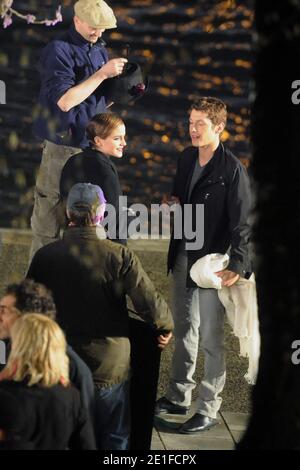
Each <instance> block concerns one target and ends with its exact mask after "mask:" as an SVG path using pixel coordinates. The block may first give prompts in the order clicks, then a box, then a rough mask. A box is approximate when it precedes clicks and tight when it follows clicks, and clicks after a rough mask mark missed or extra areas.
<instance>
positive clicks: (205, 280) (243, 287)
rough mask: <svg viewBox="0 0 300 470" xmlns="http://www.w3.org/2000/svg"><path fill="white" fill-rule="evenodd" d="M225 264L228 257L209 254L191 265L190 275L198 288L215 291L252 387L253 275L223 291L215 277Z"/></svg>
mask: <svg viewBox="0 0 300 470" xmlns="http://www.w3.org/2000/svg"><path fill="white" fill-rule="evenodd" d="M228 262H229V257H228V255H227V254H225V255H222V254H218V253H212V254H209V255H206V256H203V257H202V258H200V259H199V260H198V261H196V263H194V264H193V266H192V268H191V270H190V275H191V278H192V279H193V281H194V282H195V283H196V284H197V285H198V286H199V287H202V288H206V289H209V288H214V289H217V290H218V296H219V299H220V301H221V302H222V304H223V305H224V308H225V311H226V315H227V318H228V321H229V324H230V326H231V328H232V330H233V333H234V335H235V336H237V337H238V338H239V343H240V355H241V356H243V357H248V359H249V366H248V371H247V373H246V374H245V376H244V377H245V379H246V380H247V382H248V383H249V384H254V383H255V381H256V377H257V372H258V363H259V354H260V335H259V323H258V308H257V298H256V284H255V277H254V274H252V276H251V277H250V278H249V279H243V278H239V280H238V281H237V282H236V283H235V284H234V285H233V286H231V287H222V285H221V284H222V280H221V278H219V277H218V276H216V274H215V273H216V272H217V271H221V270H223V269H226V266H227V265H228Z"/></svg>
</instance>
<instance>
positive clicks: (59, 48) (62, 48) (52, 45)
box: [43, 34, 72, 55]
mask: <svg viewBox="0 0 300 470" xmlns="http://www.w3.org/2000/svg"><path fill="white" fill-rule="evenodd" d="M71 50H72V44H71V42H70V40H69V39H68V35H67V34H63V35H61V36H59V37H57V38H55V39H52V41H50V42H49V43H48V44H47V45H46V46H45V47H44V49H43V55H47V54H65V55H68V54H70V53H71Z"/></svg>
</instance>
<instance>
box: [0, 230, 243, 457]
mask: <svg viewBox="0 0 300 470" xmlns="http://www.w3.org/2000/svg"><path fill="white" fill-rule="evenodd" d="M29 244H30V232H29V231H11V230H3V229H0V266H1V270H0V295H1V294H2V292H3V288H4V287H5V285H6V284H8V283H10V282H18V281H19V280H20V279H22V277H23V276H24V274H25V271H26V268H27V259H28V251H29ZM129 246H130V247H131V248H133V249H134V250H135V251H136V252H137V254H138V255H139V257H140V259H141V261H142V264H143V266H144V268H145V270H146V271H147V273H148V274H149V276H150V278H151V279H152V281H153V283H154V284H155V286H156V288H157V289H158V290H159V292H161V293H162V295H163V296H164V297H165V298H166V299H167V301H168V300H169V288H168V284H169V280H168V278H167V276H166V267H165V266H166V251H167V246H168V241H167V240H157V241H155V240H136V241H129ZM225 343H226V350H227V380H226V386H225V389H224V391H223V393H222V398H223V404H222V412H221V413H220V414H219V417H218V418H219V422H220V423H219V424H218V425H217V426H215V427H214V428H212V429H211V430H209V431H206V432H204V433H197V434H195V435H184V434H179V433H178V432H176V425H178V424H176V423H179V422H182V421H185V420H186V419H187V418H188V417H190V415H188V417H186V416H184V417H174V416H173V417H172V416H171V415H163V416H162V418H160V419H159V420H156V422H155V429H154V430H153V440H152V449H153V450H163V449H165V450H185V449H191V450H196V449H199V450H201V449H203V450H204V449H207V450H223V449H233V448H234V445H235V443H236V442H237V441H238V439H239V438H240V437H241V434H242V432H243V430H244V429H245V427H246V422H247V419H248V415H249V412H250V400H249V396H250V391H251V387H250V386H249V385H248V384H247V383H246V381H245V380H244V378H243V375H244V374H245V372H246V370H247V361H246V360H245V359H243V358H241V357H239V353H238V341H237V340H236V338H234V337H233V336H232V334H231V333H230V331H229V328H228V326H226V328H225ZM172 352H173V346H172V345H171V346H170V347H168V348H167V349H166V351H164V352H163V354H162V360H161V368H160V380H159V386H158V396H161V395H163V394H164V393H165V390H166V386H167V382H168V377H169V371H170V364H171V356H172ZM202 371H203V361H202V357H201V354H200V360H199V364H198V366H197V370H196V374H195V376H196V380H197V379H198V380H199V378H200V377H201V375H202ZM192 414H193V411H191V415H192Z"/></svg>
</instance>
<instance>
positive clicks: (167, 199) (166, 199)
mask: <svg viewBox="0 0 300 470" xmlns="http://www.w3.org/2000/svg"><path fill="white" fill-rule="evenodd" d="M179 203H180V202H179V198H178V197H177V196H169V195H168V194H164V195H163V198H162V201H161V204H168V206H172V205H173V204H179Z"/></svg>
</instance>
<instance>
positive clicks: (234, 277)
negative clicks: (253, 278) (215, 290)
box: [215, 269, 240, 287]
mask: <svg viewBox="0 0 300 470" xmlns="http://www.w3.org/2000/svg"><path fill="white" fill-rule="evenodd" d="M215 274H216V275H217V276H218V277H220V278H221V279H222V287H231V286H233V284H235V283H236V282H237V281H238V280H239V278H240V275H239V274H237V273H235V272H234V271H229V270H228V269H224V270H223V271H218V272H216V273H215Z"/></svg>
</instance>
